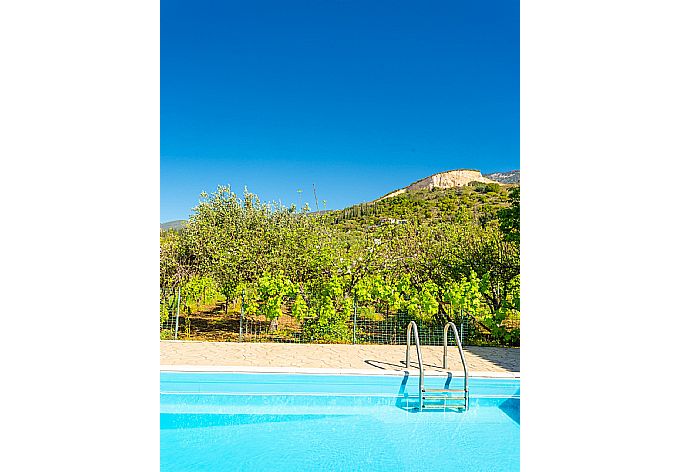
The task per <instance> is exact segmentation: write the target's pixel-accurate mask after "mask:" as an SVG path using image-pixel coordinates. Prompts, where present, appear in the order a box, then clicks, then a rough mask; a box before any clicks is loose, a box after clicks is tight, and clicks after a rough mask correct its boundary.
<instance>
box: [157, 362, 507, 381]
mask: <svg viewBox="0 0 690 472" xmlns="http://www.w3.org/2000/svg"><path fill="white" fill-rule="evenodd" d="M160 371H161V372H226V373H254V374H322V375H387V376H394V377H404V376H405V375H412V376H414V375H416V373H417V372H419V371H418V370H417V369H410V370H383V369H381V370H374V369H334V368H325V367H259V366H230V365H223V366H218V365H184V364H172V365H161V366H160ZM448 372H450V373H451V374H452V375H453V376H455V377H461V376H463V375H464V372H463V371H457V370H453V371H437V370H430V371H429V370H427V371H425V372H424V376H425V377H444V376H446V375H448ZM468 377H472V378H500V379H519V378H520V372H492V371H470V372H468Z"/></svg>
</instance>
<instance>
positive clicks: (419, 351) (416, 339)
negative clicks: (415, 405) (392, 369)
mask: <svg viewBox="0 0 690 472" xmlns="http://www.w3.org/2000/svg"><path fill="white" fill-rule="evenodd" d="M412 328H414V342H415V346H417V362H419V411H422V409H423V408H424V397H423V396H422V394H423V393H424V364H423V362H422V349H421V346H420V345H419V332H418V331H417V323H415V322H414V321H410V323H409V324H408V325H407V349H406V350H405V366H406V367H407V368H408V369H409V368H410V332H411V330H412Z"/></svg>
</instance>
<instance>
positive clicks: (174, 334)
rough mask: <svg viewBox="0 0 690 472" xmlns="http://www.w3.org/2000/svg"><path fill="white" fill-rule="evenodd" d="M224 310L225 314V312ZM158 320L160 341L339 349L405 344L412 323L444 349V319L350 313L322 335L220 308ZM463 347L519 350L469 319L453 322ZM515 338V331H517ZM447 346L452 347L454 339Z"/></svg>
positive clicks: (309, 323) (311, 322)
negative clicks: (321, 345)
mask: <svg viewBox="0 0 690 472" xmlns="http://www.w3.org/2000/svg"><path fill="white" fill-rule="evenodd" d="M226 310H227V311H226ZM163 311H164V310H162V314H161V325H160V327H161V339H177V340H201V341H221V342H279V343H342V344H405V343H406V341H407V326H408V324H409V322H410V321H412V320H414V321H415V322H416V323H417V326H418V329H419V340H420V343H422V344H423V345H427V346H428V345H431V346H442V345H443V328H444V325H445V321H446V320H445V319H442V318H441V317H436V318H434V319H432V320H430V321H421V320H419V319H417V318H415V317H413V316H411V315H409V314H408V313H406V312H404V311H399V312H396V313H392V314H388V315H382V314H376V315H375V316H373V317H372V316H363V315H362V314H359V315H357V314H355V313H352V314H350V315H349V317H348V316H346V315H344V319H339V320H338V321H337V322H335V324H334V325H333V326H326V327H325V328H326V330H324V329H320V328H324V327H323V326H319V323H318V320H316V319H314V318H307V319H304V320H296V319H294V318H293V317H292V316H290V315H283V316H281V317H280V318H278V319H277V320H273V321H271V320H267V319H265V318H264V317H263V316H247V315H244V314H243V313H242V312H241V310H240V311H239V312H238V311H237V310H235V309H233V310H228V309H227V307H225V306H224V305H223V304H219V305H216V306H214V307H210V308H208V309H206V310H202V311H200V312H199V313H190V312H189V310H184V309H183V310H182V311H181V312H180V314H179V316H178V315H177V311H176V307H175V306H172V309H168V310H165V314H163ZM453 321H454V323H455V324H456V326H457V329H458V333H459V334H460V336H461V342H462V343H463V344H464V345H493V346H519V344H520V341H519V336H518V337H516V339H513V340H511V341H506V339H505V337H500V336H497V335H496V334H495V333H492V332H491V330H489V329H488V328H487V327H486V326H485V325H482V323H480V322H478V321H477V320H475V319H474V318H472V317H470V316H463V317H456V318H455V319H453ZM502 325H503V326H504V327H505V329H507V330H509V331H513V330H519V328H520V320H519V317H514V318H511V317H508V318H507V319H506V320H504V322H503V323H502ZM517 332H519V331H517ZM448 344H449V345H451V344H452V345H454V344H455V339H454V337H453V336H452V334H449V336H448Z"/></svg>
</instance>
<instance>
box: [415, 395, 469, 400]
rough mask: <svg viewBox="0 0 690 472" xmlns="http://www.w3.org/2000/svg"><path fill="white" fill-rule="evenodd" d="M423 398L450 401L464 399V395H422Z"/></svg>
mask: <svg viewBox="0 0 690 472" xmlns="http://www.w3.org/2000/svg"><path fill="white" fill-rule="evenodd" d="M422 398H423V399H424V400H451V401H465V397H450V396H446V395H422Z"/></svg>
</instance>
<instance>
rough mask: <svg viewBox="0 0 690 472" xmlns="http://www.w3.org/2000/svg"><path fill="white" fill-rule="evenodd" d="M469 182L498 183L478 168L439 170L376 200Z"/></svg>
mask: <svg viewBox="0 0 690 472" xmlns="http://www.w3.org/2000/svg"><path fill="white" fill-rule="evenodd" d="M470 182H481V183H486V184H488V183H495V184H497V183H499V182H497V181H495V180H492V179H489V178H486V177H484V176H482V173H481V172H480V171H478V170H473V169H456V170H449V171H446V172H439V173H437V174H433V175H430V176H429V177H425V178H423V179H420V180H418V181H416V182H413V183H411V184H410V185H408V186H407V187H405V188H401V189H398V190H395V191H393V192H390V193H388V194H386V195H384V196H383V197H381V198H379V199H378V200H383V199H385V198H391V197H395V196H396V195H401V194H403V193H406V192H411V191H414V190H433V189H436V188H440V189H448V188H456V187H464V186H466V185H468V184H469V183H470Z"/></svg>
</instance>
